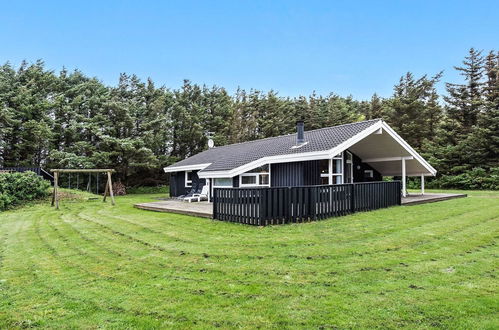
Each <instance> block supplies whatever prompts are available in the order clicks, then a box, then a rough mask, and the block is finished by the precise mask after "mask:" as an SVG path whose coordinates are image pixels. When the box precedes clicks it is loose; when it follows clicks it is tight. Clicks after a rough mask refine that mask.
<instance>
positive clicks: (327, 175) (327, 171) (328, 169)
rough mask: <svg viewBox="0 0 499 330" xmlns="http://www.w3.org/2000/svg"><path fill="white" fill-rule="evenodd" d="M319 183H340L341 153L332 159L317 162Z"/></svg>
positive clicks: (341, 179) (341, 175)
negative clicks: (319, 176)
mask: <svg viewBox="0 0 499 330" xmlns="http://www.w3.org/2000/svg"><path fill="white" fill-rule="evenodd" d="M319 170H320V173H321V181H320V182H321V184H340V183H342V182H343V154H338V155H336V156H334V157H333V158H332V159H323V160H321V161H320V163H319Z"/></svg>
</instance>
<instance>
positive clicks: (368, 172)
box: [364, 170, 374, 179]
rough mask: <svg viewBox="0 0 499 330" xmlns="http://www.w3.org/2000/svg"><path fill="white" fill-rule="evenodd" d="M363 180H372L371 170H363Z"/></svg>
mask: <svg viewBox="0 0 499 330" xmlns="http://www.w3.org/2000/svg"><path fill="white" fill-rule="evenodd" d="M364 178H365V179H374V172H373V170H364Z"/></svg>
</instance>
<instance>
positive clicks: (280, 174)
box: [234, 153, 383, 187]
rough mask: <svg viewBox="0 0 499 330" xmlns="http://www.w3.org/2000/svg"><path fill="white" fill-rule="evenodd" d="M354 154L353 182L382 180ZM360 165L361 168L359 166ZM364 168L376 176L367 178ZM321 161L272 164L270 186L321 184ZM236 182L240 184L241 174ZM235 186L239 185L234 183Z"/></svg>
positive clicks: (378, 174) (344, 165)
mask: <svg viewBox="0 0 499 330" xmlns="http://www.w3.org/2000/svg"><path fill="white" fill-rule="evenodd" d="M352 156H353V182H367V181H381V180H382V179H383V178H382V176H381V174H380V173H379V172H378V171H376V170H375V169H374V168H372V167H371V166H369V165H368V164H365V163H362V161H361V159H360V158H359V157H358V156H357V155H355V154H354V153H352ZM357 167H359V168H357ZM343 168H344V169H345V168H346V157H344V160H343ZM364 170H372V171H373V175H374V178H373V179H369V180H366V179H365V178H364ZM320 176H321V175H320V170H319V161H318V160H310V161H303V162H292V163H278V164H271V170H270V186H271V187H296V186H314V185H319V184H320ZM236 178H237V180H234V183H236V181H237V184H239V176H237V177H236ZM234 187H237V186H236V185H234Z"/></svg>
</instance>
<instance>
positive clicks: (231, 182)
mask: <svg viewBox="0 0 499 330" xmlns="http://www.w3.org/2000/svg"><path fill="white" fill-rule="evenodd" d="M218 179H229V180H230V186H217V185H215V182H216V180H218ZM211 182H213V188H232V187H233V185H234V183H233V181H232V178H229V177H226V178H214V179H211Z"/></svg>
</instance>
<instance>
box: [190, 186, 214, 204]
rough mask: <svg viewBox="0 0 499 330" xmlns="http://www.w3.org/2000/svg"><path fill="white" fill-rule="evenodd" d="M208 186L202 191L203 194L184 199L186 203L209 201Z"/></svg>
mask: <svg viewBox="0 0 499 330" xmlns="http://www.w3.org/2000/svg"><path fill="white" fill-rule="evenodd" d="M208 189H209V187H208V185H206V184H205V185H204V186H203V189H201V193H199V194H194V195H192V196H191V197H186V198H184V201H186V202H189V203H191V202H200V201H201V200H208Z"/></svg>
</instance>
